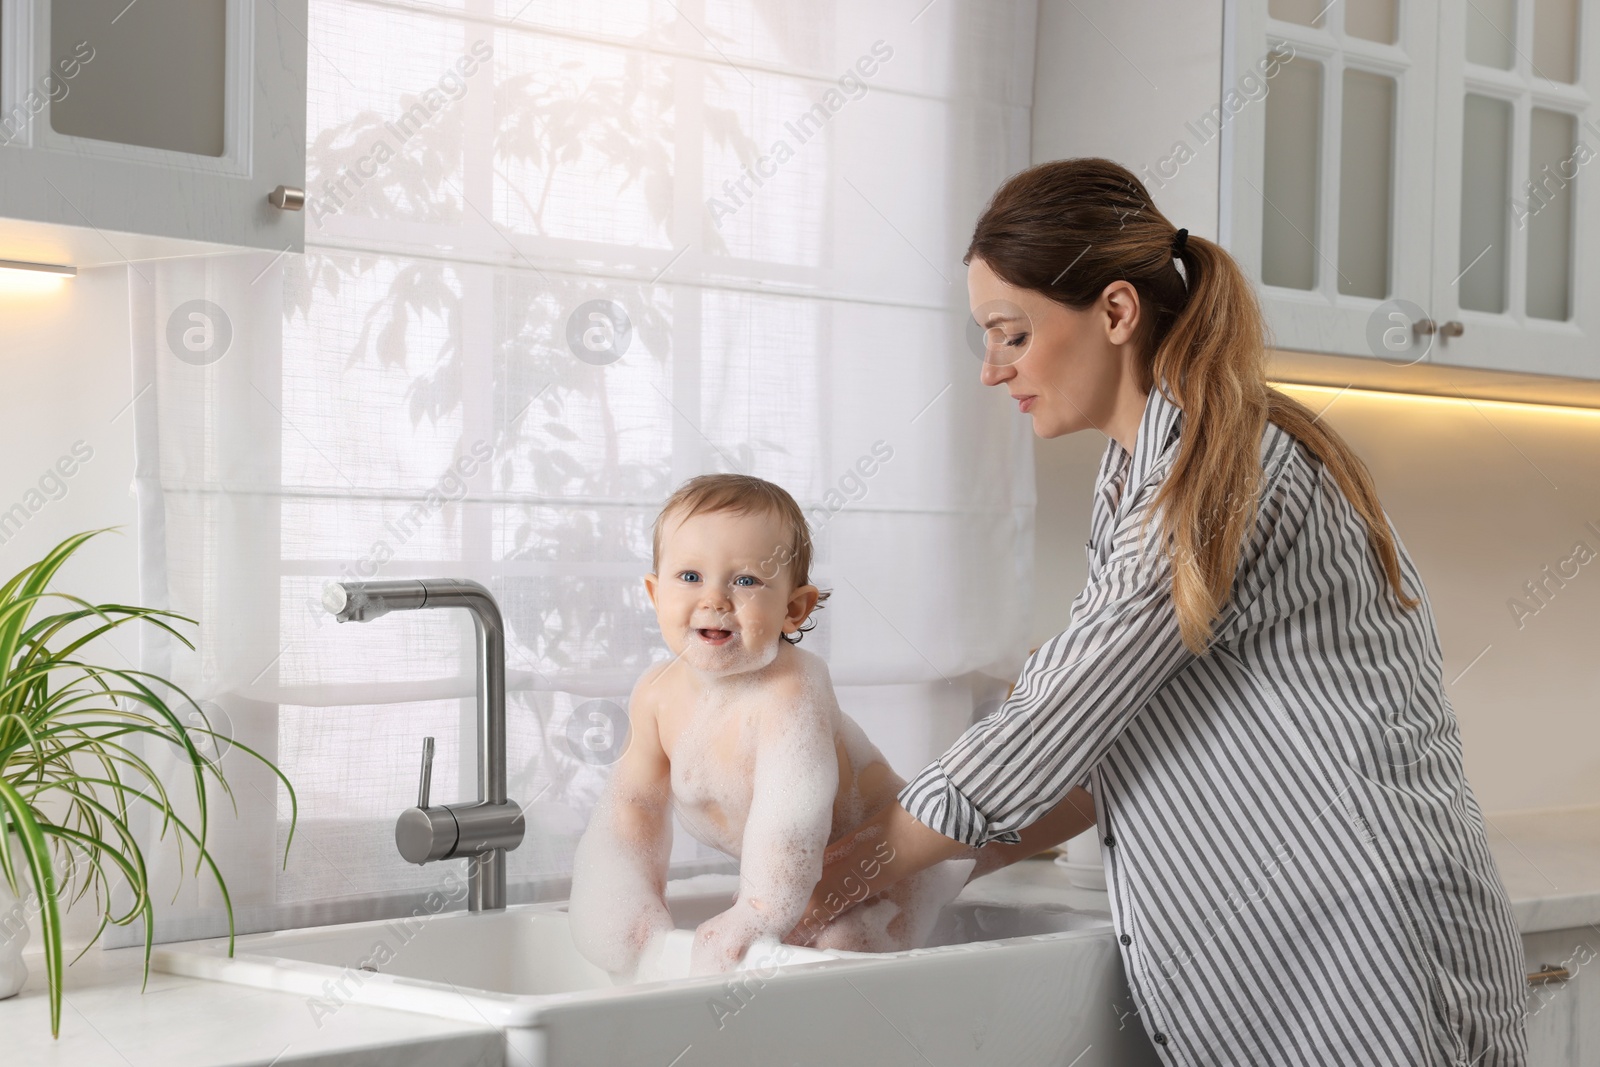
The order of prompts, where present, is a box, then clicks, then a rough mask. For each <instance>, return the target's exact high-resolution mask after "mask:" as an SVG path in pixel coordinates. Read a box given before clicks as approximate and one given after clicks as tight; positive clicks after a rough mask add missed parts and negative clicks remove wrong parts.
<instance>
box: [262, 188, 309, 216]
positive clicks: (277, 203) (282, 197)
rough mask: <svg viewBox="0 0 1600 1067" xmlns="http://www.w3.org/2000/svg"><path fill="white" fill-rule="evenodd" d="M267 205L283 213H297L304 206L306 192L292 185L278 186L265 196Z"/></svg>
mask: <svg viewBox="0 0 1600 1067" xmlns="http://www.w3.org/2000/svg"><path fill="white" fill-rule="evenodd" d="M267 203H269V204H271V205H272V206H273V207H275V208H280V209H282V210H284V211H299V210H300V209H301V208H303V207H305V206H306V191H305V190H304V189H296V188H295V187H294V186H292V185H280V186H278V187H277V188H276V189H274V190H272V192H270V193H268V194H267Z"/></svg>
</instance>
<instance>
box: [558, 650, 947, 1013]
mask: <svg viewBox="0 0 1600 1067" xmlns="http://www.w3.org/2000/svg"><path fill="white" fill-rule="evenodd" d="M792 655H793V657H794V660H795V667H796V668H797V670H796V671H795V672H794V674H792V675H790V676H789V679H786V680H785V681H783V682H780V683H779V684H778V685H777V686H772V685H770V684H769V683H768V682H767V681H765V680H762V681H757V680H756V679H753V678H752V679H750V680H749V684H744V683H743V680H742V679H740V678H738V677H734V678H724V679H721V680H720V681H719V682H718V683H717V684H716V685H714V686H711V687H708V690H707V693H706V696H705V697H704V698H703V699H702V700H700V701H699V702H698V703H697V705H696V706H695V707H693V708H692V709H690V711H689V714H688V716H687V718H688V721H687V723H686V724H685V726H684V728H683V730H682V731H681V733H680V734H679V735H678V737H677V739H676V741H675V742H674V744H673V751H672V752H671V753H669V757H670V759H671V774H670V779H669V787H668V788H667V789H666V794H667V795H666V796H665V797H660V798H656V802H658V803H659V802H669V803H670V805H671V808H672V810H674V811H676V813H677V815H678V818H679V819H680V820H681V821H682V823H683V825H684V828H685V829H686V830H687V831H688V832H689V833H690V834H691V835H692V836H694V837H695V838H696V839H698V840H700V841H702V842H704V843H705V844H707V845H710V846H711V847H713V848H716V849H718V850H720V851H722V852H724V853H726V854H728V855H730V856H733V857H735V858H737V859H739V860H740V870H739V888H738V892H737V894H736V896H735V898H734V901H733V903H732V906H730V907H729V908H728V909H727V910H725V911H723V912H721V913H719V914H718V915H715V916H713V917H712V918H710V919H708V920H706V921H705V922H704V923H702V924H700V926H699V927H698V928H697V929H696V930H695V931H693V935H692V937H690V936H689V934H690V932H689V931H675V930H674V928H673V922H672V918H671V915H670V913H669V912H668V911H667V908H666V905H665V903H664V901H663V892H664V888H665V886H664V879H665V876H666V869H667V863H668V858H669V856H670V853H671V820H670V819H668V820H666V826H665V827H664V828H663V832H662V835H661V837H660V839H658V840H655V841H640V840H631V839H630V838H629V831H628V828H629V827H636V826H638V825H639V820H638V819H636V818H630V817H629V816H628V815H627V813H626V808H627V807H628V805H629V804H638V803H640V802H642V801H647V800H649V799H650V798H633V799H632V800H629V799H628V798H622V797H617V796H614V795H613V791H612V790H611V789H610V788H609V787H608V788H607V790H606V791H605V793H604V794H603V795H602V798H601V800H600V801H599V803H597V805H596V808H595V812H594V815H593V818H592V820H591V823H590V826H589V828H588V830H586V831H585V833H584V835H583V838H582V840H581V841H580V842H579V845H578V851H577V854H576V856H575V857H574V860H573V876H572V899H571V902H570V904H569V911H568V914H569V915H570V917H571V922H572V932H573V940H574V942H575V943H576V945H577V947H578V949H579V951H580V952H581V953H582V954H583V955H584V956H585V957H587V958H588V959H589V960H591V961H592V962H594V963H595V964H596V965H597V966H599V967H602V968H604V969H605V970H606V971H608V972H609V973H610V974H611V975H612V976H613V979H614V980H615V981H618V982H627V981H630V980H637V981H650V980H659V979H661V978H664V977H681V976H682V975H683V974H684V973H685V967H686V968H687V973H689V974H707V973H715V972H719V971H728V970H732V969H734V968H735V967H736V966H739V965H741V961H743V963H742V965H745V966H749V965H750V962H749V961H751V960H754V959H758V958H759V959H768V958H770V956H771V952H772V950H773V949H775V947H776V946H777V944H778V942H779V939H781V938H783V937H784V936H785V935H786V934H787V933H788V932H789V931H790V930H792V929H793V928H794V926H795V925H796V924H798V923H799V921H800V920H801V918H802V917H803V914H804V909H805V905H806V904H807V903H808V901H809V899H810V895H811V891H812V889H813V888H814V887H815V886H816V884H817V882H818V880H819V879H820V877H821V875H822V869H823V862H824V853H825V850H826V846H827V844H828V841H829V840H830V838H831V837H832V836H833V835H834V834H836V833H840V832H842V831H844V830H848V829H850V828H852V827H855V826H858V825H860V824H861V822H863V821H864V820H865V819H866V818H867V817H868V816H870V815H871V814H872V813H873V811H875V810H877V808H879V807H881V806H882V805H883V804H885V803H888V802H889V801H892V799H893V797H894V794H895V793H896V792H897V791H898V789H899V788H900V787H901V786H903V785H904V781H903V779H900V778H899V776H897V775H895V774H894V772H893V770H892V769H890V768H889V766H888V763H887V761H885V760H884V758H883V755H882V753H881V752H880V751H879V750H878V748H877V747H876V746H875V745H873V744H872V742H871V741H870V740H869V739H868V738H867V736H866V733H865V732H864V731H863V730H862V729H861V728H860V726H859V725H857V724H856V723H855V722H854V721H853V720H852V719H850V718H849V717H848V716H847V715H845V714H844V713H843V712H842V711H841V710H840V708H839V705H838V701H837V699H836V698H835V697H834V694H833V687H832V683H831V681H830V680H829V678H828V673H827V666H826V665H825V664H824V663H823V661H822V660H821V659H819V658H818V657H816V656H814V655H812V654H810V653H809V652H805V651H802V650H800V649H792ZM691 666H692V665H691ZM796 677H797V678H798V686H795V685H793V684H791V683H792V682H793V680H794V679H795V678H796ZM784 690H787V692H784ZM796 690H798V691H796ZM758 738H759V739H760V744H759V746H758V744H757V739H758ZM840 747H842V748H843V750H844V753H845V755H846V757H847V759H848V761H849V765H850V767H851V769H852V770H853V771H854V774H853V775H852V776H851V780H850V781H848V782H843V783H841V782H840V781H839V760H838V749H839V748H840ZM874 765H876V766H874ZM868 768H872V774H873V781H872V782H871V783H870V795H864V794H863V790H862V788H861V781H862V778H863V772H864V771H866V770H867V769H868ZM868 808H871V809H872V810H870V811H869V810H867V809H868ZM881 834H882V829H881V828H871V829H869V831H868V832H867V834H866V835H864V836H863V837H861V838H858V839H857V840H858V841H860V840H867V839H869V838H874V837H877V836H881ZM830 858H831V857H830ZM973 865H974V861H973V860H971V859H964V860H946V861H944V862H943V863H941V864H937V865H935V866H934V867H932V868H930V869H928V870H926V871H922V872H919V873H918V874H916V875H913V876H911V877H909V878H905V879H902V880H901V881H899V882H897V883H896V884H894V885H893V886H890V887H889V889H888V890H886V891H885V892H884V893H882V894H880V895H879V896H878V897H875V898H874V899H872V900H870V901H867V902H866V903H864V904H861V905H858V906H856V907H854V908H852V909H850V910H849V911H847V912H846V913H844V914H843V915H841V916H839V917H838V918H837V919H836V920H835V921H834V922H832V923H830V924H829V925H828V926H827V927H826V928H824V930H823V931H822V932H821V934H820V935H819V938H818V940H817V942H816V945H815V947H816V948H819V949H823V948H837V949H846V950H849V951H857V952H891V951H900V950H904V949H908V948H916V947H920V946H921V945H922V944H923V943H924V942H925V941H926V939H927V937H928V935H929V934H930V933H931V931H932V929H933V926H934V923H935V921H936V920H937V918H938V914H939V910H940V908H942V907H943V906H944V905H945V904H947V903H948V902H949V901H950V900H951V899H953V898H954V897H955V895H956V894H957V893H958V892H959V891H960V889H961V887H962V886H963V885H964V884H965V883H966V880H967V877H968V875H969V874H970V872H971V870H972V868H973ZM686 943H687V945H688V949H687V952H688V956H687V958H686V959H685V958H684V956H683V953H684V951H685V949H684V946H685V944H686ZM786 950H787V951H788V952H793V951H795V949H794V947H793V946H786ZM791 958H792V957H791Z"/></svg>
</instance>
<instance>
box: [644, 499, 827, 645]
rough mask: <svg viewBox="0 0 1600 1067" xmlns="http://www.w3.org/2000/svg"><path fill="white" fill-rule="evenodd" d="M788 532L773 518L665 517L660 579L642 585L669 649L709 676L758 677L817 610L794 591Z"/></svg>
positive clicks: (808, 590)
mask: <svg viewBox="0 0 1600 1067" xmlns="http://www.w3.org/2000/svg"><path fill="white" fill-rule="evenodd" d="M790 543H791V536H790V532H789V530H788V528H787V526H785V524H784V523H783V521H782V520H781V519H779V518H778V517H777V516H775V515H762V514H749V515H736V514H733V513H732V512H705V513H701V514H699V515H694V516H692V517H690V518H687V519H679V518H675V517H672V516H668V518H667V521H666V522H665V523H664V524H663V525H662V530H661V558H660V559H659V560H658V561H657V562H658V566H659V572H658V573H657V574H652V575H649V576H648V577H646V578H645V588H646V589H648V590H649V592H650V600H651V603H653V604H654V605H655V608H656V620H657V621H658V622H659V623H660V624H661V635H662V637H664V638H665V639H666V642H667V647H668V648H670V649H672V652H673V654H674V655H676V656H681V657H682V658H683V660H684V662H685V663H687V664H688V665H689V666H691V667H693V668H695V669H697V670H700V671H703V672H705V673H707V674H714V675H725V674H738V673H742V672H745V671H754V670H759V669H761V668H762V667H765V666H766V665H767V664H769V663H771V662H772V661H773V659H774V658H775V657H776V656H777V655H778V642H779V641H780V640H781V639H782V636H783V634H785V633H793V632H794V631H795V630H796V629H798V627H799V626H800V624H801V623H803V622H805V620H806V616H807V615H808V614H810V612H811V609H812V607H814V606H815V604H816V594H817V590H816V587H815V586H809V585H808V586H803V587H801V588H799V589H795V588H793V582H792V579H791V577H790V575H791V573H792V571H793V565H792V564H791V563H790V562H789V560H788V546H789V545H790Z"/></svg>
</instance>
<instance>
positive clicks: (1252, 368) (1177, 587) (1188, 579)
mask: <svg viewBox="0 0 1600 1067" xmlns="http://www.w3.org/2000/svg"><path fill="white" fill-rule="evenodd" d="M1176 232H1177V231H1176V229H1175V228H1174V227H1173V225H1172V223H1171V222H1169V221H1168V220H1167V218H1166V216H1164V215H1162V214H1161V212H1160V211H1159V210H1157V208H1156V207H1155V204H1154V203H1153V202H1152V201H1151V199H1150V195H1149V193H1148V192H1146V190H1145V187H1144V185H1143V184H1142V183H1140V181H1139V179H1138V178H1136V177H1134V175H1133V174H1132V173H1131V172H1129V171H1128V170H1127V169H1126V168H1124V167H1122V166H1120V165H1118V164H1116V163H1113V162H1111V161H1110V160H1105V159H1066V160H1057V161H1054V162H1051V163H1044V164H1041V165H1039V166H1037V167H1033V168H1031V169H1029V170H1025V171H1023V172H1022V173H1020V174H1017V175H1015V176H1014V177H1012V178H1011V179H1010V180H1009V181H1007V182H1006V184H1005V185H1003V186H1002V187H1001V188H1000V190H999V191H998V192H997V193H995V196H994V199H993V200H992V201H991V202H990V204H989V206H988V208H986V209H985V211H984V213H983V216H982V217H981V218H980V219H979V220H978V225H977V227H976V229H975V231H974V233H973V237H972V243H971V245H970V246H969V248H968V250H967V255H966V261H967V262H970V261H971V260H972V258H973V257H974V256H976V257H977V258H980V259H982V260H983V261H984V263H986V264H987V265H988V266H989V268H990V269H991V270H993V271H994V273H995V274H996V275H998V276H999V277H1000V278H1002V279H1003V280H1005V281H1006V282H1008V283H1010V284H1011V285H1014V286H1017V287H1019V288H1023V289H1031V290H1034V291H1036V292H1039V293H1041V294H1043V295H1044V296H1047V297H1049V298H1050V299H1052V300H1055V301H1056V302H1058V303H1061V304H1064V305H1066V306H1068V307H1072V308H1078V309H1082V308H1086V307H1089V306H1090V305H1092V304H1093V303H1094V302H1095V301H1096V300H1098V299H1099V297H1100V294H1101V292H1102V291H1104V289H1105V287H1106V286H1108V285H1110V284H1111V283H1112V282H1114V281H1117V280H1119V279H1125V280H1127V281H1128V282H1129V283H1131V284H1132V285H1133V286H1134V288H1135V290H1137V292H1138V294H1139V300H1140V307H1141V315H1140V322H1139V327H1138V336H1136V338H1135V343H1136V344H1138V346H1139V347H1140V349H1141V350H1142V351H1144V352H1148V353H1150V356H1149V361H1148V363H1147V364H1146V366H1145V368H1144V369H1145V381H1144V382H1143V383H1142V384H1143V385H1144V386H1145V387H1146V388H1153V387H1155V386H1156V384H1157V383H1162V382H1165V383H1166V386H1167V392H1168V394H1169V398H1170V399H1171V400H1172V401H1173V403H1175V404H1176V405H1177V406H1178V407H1179V408H1181V409H1182V410H1183V413H1184V430H1183V433H1182V435H1181V436H1180V438H1179V446H1178V454H1177V457H1176V459H1175V460H1174V463H1173V467H1172V472H1171V474H1170V476H1169V477H1168V478H1167V479H1166V480H1165V482H1164V483H1163V484H1162V486H1161V489H1160V490H1159V492H1158V493H1157V494H1156V498H1155V501H1154V503H1153V506H1152V508H1151V512H1150V513H1147V515H1146V521H1148V519H1149V517H1150V514H1159V515H1160V517H1161V532H1162V535H1163V537H1162V540H1163V542H1164V543H1166V544H1169V545H1170V546H1171V548H1170V553H1171V558H1172V599H1173V605H1174V608H1175V610H1176V613H1177V617H1178V627H1179V631H1180V632H1181V633H1182V635H1183V641H1184V644H1186V645H1187V646H1188V647H1189V649H1190V650H1191V651H1193V652H1195V653H1197V654H1198V653H1201V652H1203V651H1204V650H1205V647H1206V646H1207V645H1208V644H1209V643H1210V640H1211V637H1212V633H1213V627H1214V625H1215V623H1216V620H1217V618H1218V616H1219V615H1220V614H1221V612H1222V609H1223V608H1224V607H1225V606H1226V605H1227V600H1228V595H1229V592H1230V590H1231V589H1232V587H1233V578H1234V575H1235V573H1236V572H1237V570H1238V566H1239V556H1240V553H1241V551H1242V550H1243V546H1244V543H1245V539H1246V537H1247V536H1248V534H1249V531H1250V529H1251V528H1252V527H1253V526H1254V524H1255V518H1256V510H1257V507H1258V505H1259V501H1260V493H1261V488H1262V486H1261V475H1262V471H1261V463H1260V442H1261V434H1262V431H1263V430H1264V429H1265V428H1266V423H1267V422H1269V421H1270V422H1272V423H1274V424H1276V425H1277V426H1279V427H1281V428H1282V429H1283V430H1284V431H1285V432H1287V433H1288V434H1289V435H1290V436H1292V437H1293V438H1294V439H1295V440H1296V441H1298V442H1300V443H1301V444H1302V445H1304V446H1305V447H1306V449H1307V451H1309V452H1310V453H1311V454H1312V456H1314V457H1315V458H1316V459H1317V461H1318V462H1320V463H1321V464H1322V465H1323V466H1324V467H1325V468H1326V469H1327V471H1328V473H1329V474H1331V475H1332V476H1333V479H1334V481H1335V482H1336V483H1337V485H1338V486H1339V489H1340V490H1341V491H1342V492H1343V493H1344V495H1345V496H1346V498H1347V499H1349V501H1350V503H1351V505H1352V506H1353V507H1354V508H1355V510H1356V511H1357V512H1358V513H1359V514H1360V515H1361V517H1362V519H1363V520H1365V522H1366V526H1367V538H1368V544H1369V545H1370V547H1371V548H1372V550H1373V552H1374V553H1375V554H1376V556H1377V561H1378V564H1379V566H1380V567H1381V568H1382V570H1383V573H1384V575H1385V577H1386V578H1387V581H1388V585H1389V588H1390V589H1391V590H1392V591H1393V593H1394V595H1395V597H1396V598H1397V599H1398V600H1399V602H1400V603H1401V604H1402V605H1403V606H1405V607H1406V608H1408V609H1409V608H1415V607H1416V606H1417V605H1418V604H1419V603H1421V602H1420V601H1419V600H1418V599H1417V598H1416V597H1413V596H1410V595H1408V594H1407V593H1406V592H1405V589H1404V587H1403V585H1402V581H1401V575H1400V560H1399V554H1398V552H1397V551H1396V549H1395V542H1394V534H1393V532H1392V530H1391V529H1390V527H1389V524H1388V521H1387V519H1386V518H1385V517H1384V514H1383V508H1382V506H1381V505H1380V503H1379V502H1378V495H1377V492H1376V490H1375V489H1374V488H1373V484H1372V476H1371V474H1370V473H1369V472H1368V470H1367V467H1366V465H1365V464H1364V463H1362V462H1361V459H1360V458H1359V457H1358V456H1357V455H1356V454H1355V452H1354V451H1353V450H1352V449H1351V448H1350V446H1349V445H1348V444H1346V443H1345V441H1344V439H1343V438H1341V437H1340V436H1339V435H1338V434H1337V433H1335V432H1334V430H1333V429H1332V428H1331V427H1329V426H1327V425H1326V424H1325V423H1322V422H1321V421H1319V419H1318V418H1317V416H1316V415H1314V414H1313V413H1312V412H1311V410H1310V409H1309V408H1307V407H1306V406H1305V405H1304V404H1301V403H1300V402H1299V401H1297V400H1295V399H1293V398H1292V397H1289V396H1286V395H1285V394H1283V393H1282V392H1280V391H1278V390H1276V389H1273V388H1271V387H1270V386H1268V385H1267V383H1266V359H1267V355H1266V321H1265V319H1264V317H1263V316H1262V313H1261V306H1260V304H1259V303H1258V301H1257V300H1256V295H1255V291H1254V290H1253V289H1252V287H1251V285H1250V282H1249V280H1248V279H1247V278H1246V277H1245V276H1244V272H1243V271H1241V270H1240V269H1239V265H1238V263H1237V262H1235V261H1234V259H1233V257H1232V256H1230V255H1229V254H1228V253H1227V251H1226V250H1225V249H1223V248H1222V247H1221V246H1220V245H1217V244H1215V243H1213V242H1211V241H1207V240H1205V239H1204V238H1200V237H1196V236H1194V235H1193V234H1190V235H1189V236H1188V238H1187V240H1186V241H1184V242H1182V253H1181V261H1182V263H1183V273H1182V274H1181V275H1180V274H1179V271H1178V268H1177V267H1176V265H1175V260H1174V258H1173V251H1172V248H1173V244H1172V242H1173V237H1174V235H1175V234H1176ZM1074 257H1076V258H1074ZM1067 261H1070V262H1071V263H1072V267H1071V269H1069V270H1065V271H1063V270H1061V265H1062V264H1063V263H1065V262H1067ZM1141 533H1142V531H1141Z"/></svg>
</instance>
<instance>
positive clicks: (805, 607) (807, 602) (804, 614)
mask: <svg viewBox="0 0 1600 1067" xmlns="http://www.w3.org/2000/svg"><path fill="white" fill-rule="evenodd" d="M820 593H821V590H819V589H818V588H817V587H816V586H814V585H802V586H800V587H799V588H797V589H796V590H795V591H794V592H792V593H790V594H789V610H788V612H787V613H786V614H785V615H784V618H783V632H784V633H786V634H792V633H795V632H796V631H798V630H799V629H800V627H801V625H803V624H804V623H805V621H806V620H807V619H808V618H810V617H811V613H812V612H813V611H815V610H816V608H817V597H818V596H819V595H820Z"/></svg>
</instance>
